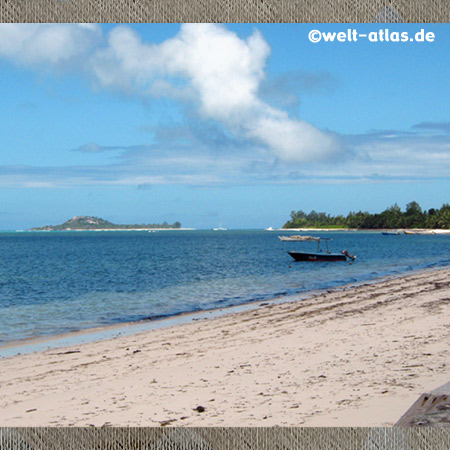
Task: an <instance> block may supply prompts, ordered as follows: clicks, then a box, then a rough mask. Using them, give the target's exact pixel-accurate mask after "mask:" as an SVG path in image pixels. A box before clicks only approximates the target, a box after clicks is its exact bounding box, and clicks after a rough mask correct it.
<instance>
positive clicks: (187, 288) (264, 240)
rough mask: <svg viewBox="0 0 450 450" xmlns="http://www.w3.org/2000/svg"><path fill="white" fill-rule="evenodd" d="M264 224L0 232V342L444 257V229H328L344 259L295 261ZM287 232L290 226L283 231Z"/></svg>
mask: <svg viewBox="0 0 450 450" xmlns="http://www.w3.org/2000/svg"><path fill="white" fill-rule="evenodd" d="M279 234H289V233H277V232H267V231H159V232H154V233H148V232H59V233H58V232H50V233H48V232H47V233H45V232H42V233H39V232H25V233H19V232H15V233H13V232H11V233H7V232H5V233H0V258H1V264H0V343H5V342H8V341H14V340H18V339H23V338H29V337H34V336H45V335H54V334H59V333H62V332H67V331H73V330H80V329H85V328H91V327H96V326H101V325H107V324H115V323H121V322H128V321H135V320H140V319H146V318H158V317H165V316H172V315H176V314H179V313H182V312H187V311H201V310H205V309H211V308H217V307H226V306H231V305H238V304H244V303H247V302H251V301H254V300H265V299H269V298H273V297H275V296H280V295H289V294H294V293H298V292H306V291H310V290H314V289H320V288H328V287H333V286H338V285H342V284H346V283H349V282H360V281H367V280H372V279H375V278H377V277H381V276H384V275H391V274H401V273H406V272H408V271H412V270H419V269H424V268H430V267H445V266H450V236H449V235H447V236H441V235H434V236H419V235H414V236H409V235H400V236H383V235H382V234H381V233H373V232H370V233H369V232H367V233H364V232H321V233H316V232H315V233H308V234H314V235H320V236H322V237H331V238H332V239H333V240H332V241H331V242H330V250H332V251H338V252H340V251H341V250H343V249H347V250H348V251H349V252H350V253H353V254H356V255H357V256H358V258H357V260H356V261H355V262H354V263H353V264H349V263H348V262H332V263H324V262H316V263H311V262H295V261H293V260H292V258H291V257H290V256H289V255H288V254H287V250H300V249H310V250H312V251H314V250H315V248H316V246H317V244H315V243H314V242H303V243H299V242H281V241H280V240H279V239H278V235H279ZM290 234H292V233H290Z"/></svg>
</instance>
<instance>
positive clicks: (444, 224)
mask: <svg viewBox="0 0 450 450" xmlns="http://www.w3.org/2000/svg"><path fill="white" fill-rule="evenodd" d="M283 228H284V229H289V228H330V229H332V228H350V229H363V230H364V229H366V230H368V229H397V228H419V229H442V230H447V229H450V204H448V203H445V204H444V205H442V207H441V208H440V209H434V208H431V209H429V210H428V211H423V210H422V207H421V206H420V205H419V204H418V203H417V202H411V203H408V204H407V205H406V211H404V212H403V211H402V210H401V208H400V207H399V206H398V205H397V204H395V205H393V206H391V207H390V208H387V209H386V210H384V211H383V212H381V213H378V214H370V213H368V212H362V211H358V212H350V213H349V214H348V215H347V216H346V217H344V216H342V215H338V216H330V215H329V214H326V213H324V212H316V211H311V212H310V213H309V214H306V213H305V212H303V211H301V210H300V211H292V212H291V220H289V221H287V222H286V223H285V224H284V225H283Z"/></svg>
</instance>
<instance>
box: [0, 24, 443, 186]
mask: <svg viewBox="0 0 450 450" xmlns="http://www.w3.org/2000/svg"><path fill="white" fill-rule="evenodd" d="M270 52H271V49H270V47H269V44H268V43H267V42H266V40H265V39H264V37H263V35H262V34H261V33H260V32H259V31H258V30H255V31H254V32H253V34H251V35H250V36H249V37H248V38H247V39H242V38H240V37H239V36H238V35H237V34H236V33H234V32H232V31H230V30H229V29H227V28H226V27H225V26H222V25H214V24H196V25H193V24H187V25H182V26H181V28H180V30H179V32H178V33H177V34H176V35H175V36H173V37H171V38H167V39H166V40H164V41H162V42H160V43H148V42H144V41H143V40H142V38H141V37H140V36H139V34H138V33H137V32H136V31H134V30H133V29H131V28H130V27H128V26H116V27H114V28H113V29H112V30H111V31H110V32H109V34H107V35H106V34H105V33H104V31H103V30H102V28H101V27H100V26H98V25H89V24H51V25H37V24H1V25H0V58H4V59H6V60H9V61H11V62H13V63H14V64H16V65H18V66H20V67H23V68H28V69H30V70H33V71H38V72H39V73H41V72H42V73H49V72H51V73H57V74H59V75H61V76H64V74H67V73H74V72H76V73H82V74H83V75H84V76H86V75H87V76H88V77H89V78H90V79H91V82H92V84H93V85H94V86H95V87H96V88H97V89H104V90H113V91H119V92H122V93H125V94H126V95H128V96H130V97H131V100H130V101H132V99H134V98H140V99H144V100H146V101H151V100H152V99H159V98H167V99H170V101H173V102H176V103H178V104H180V105H182V111H183V112H182V114H183V115H184V118H183V121H182V123H181V124H179V123H177V124H169V125H167V124H161V125H160V126H158V127H155V128H153V129H151V133H152V142H151V143H149V144H145V145H142V144H135V143H131V142H130V143H129V145H125V146H124V145H102V143H101V142H95V138H93V140H92V141H91V142H87V143H86V144H84V145H82V146H79V147H77V148H72V150H75V151H78V152H81V153H91V154H93V153H102V152H107V151H111V152H115V153H116V154H117V159H116V162H115V163H112V164H109V165H102V166H95V165H91V166H89V165H86V166H78V167H59V168H54V167H24V166H3V167H2V168H1V173H2V175H0V180H1V181H0V183H1V184H3V185H7V186H16V187H17V186H24V187H39V186H46V187H52V186H53V187H60V186H61V187H62V186H67V185H70V186H73V185H85V184H92V185H96V184H117V185H146V184H170V183H183V184H195V185H198V184H200V185H201V184H206V185H209V184H215V183H216V184H227V183H233V184H239V183H261V182H263V183H300V182H304V181H313V182H314V181H317V182H345V181H348V180H350V181H352V182H354V181H355V180H357V181H363V182H364V181H367V180H372V181H377V180H379V179H381V178H384V179H391V180H396V179H398V180H406V179H414V178H427V177H431V178H436V177H444V178H447V177H448V173H450V172H449V169H450V130H449V127H448V123H427V122H423V123H419V124H417V125H415V126H414V127H413V128H412V129H411V130H409V131H406V132H405V131H380V132H373V133H367V134H364V135H361V134H360V135H340V134H338V133H337V132H330V131H328V130H320V129H318V128H316V127H315V126H313V125H312V124H310V123H308V122H306V121H304V120H301V119H298V118H295V117H292V116H290V115H289V114H288V113H287V112H286V111H285V110H283V109H282V108H281V107H274V106H272V105H270V104H269V103H268V102H267V101H265V100H264V99H263V97H262V95H261V90H262V86H263V84H264V82H265V81H266V79H267V73H266V70H265V69H266V65H267V60H268V57H269V55H270ZM74 147H75V146H74ZM66 150H69V149H66ZM406 162H407V163H406Z"/></svg>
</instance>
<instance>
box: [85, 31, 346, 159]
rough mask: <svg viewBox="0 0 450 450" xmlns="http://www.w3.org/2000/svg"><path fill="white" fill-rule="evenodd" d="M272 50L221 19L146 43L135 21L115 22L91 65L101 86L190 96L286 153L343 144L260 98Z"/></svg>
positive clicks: (212, 115)
mask: <svg viewBox="0 0 450 450" xmlns="http://www.w3.org/2000/svg"><path fill="white" fill-rule="evenodd" d="M269 53H270V48H269V46H268V44H267V42H266V41H265V40H264V38H263V37H262V35H261V34H260V33H259V32H258V31H255V32H254V33H253V34H252V35H251V36H250V37H249V38H248V39H246V40H243V39H240V38H239V37H238V36H237V35H236V34H235V33H233V32H231V31H229V30H227V29H226V28H225V27H223V26H219V25H213V24H197V25H192V24H188V25H183V26H182V27H181V30H180V32H179V33H178V35H177V36H175V37H174V38H171V39H168V40H166V41H164V42H163V43H161V44H146V43H143V42H142V41H141V39H140V38H139V36H138V35H137V34H136V33H134V32H133V31H132V30H131V29H129V28H127V27H117V28H116V29H114V30H113V31H112V32H111V34H110V35H109V39H108V47H107V49H103V50H101V51H99V52H98V53H97V55H95V57H94V59H93V70H94V73H95V75H96V77H97V79H98V81H99V82H100V84H101V85H102V86H104V87H116V88H120V89H124V90H126V91H131V92H135V93H136V92H141V93H145V94H147V95H153V96H158V95H168V96H173V97H175V98H184V99H188V98H189V99H191V100H192V101H194V102H195V103H196V104H197V106H198V112H199V114H200V115H201V116H203V117H204V118H207V119H214V120H216V121H218V122H220V123H221V124H222V125H224V126H225V127H227V128H228V129H229V131H230V132H232V133H233V134H235V135H236V136H237V137H244V138H247V139H251V140H253V141H256V142H258V143H259V144H260V145H263V146H265V147H267V148H268V149H270V150H271V151H272V152H273V154H274V155H276V156H277V157H278V158H281V159H283V160H290V161H298V162H304V161H314V160H323V159H324V158H328V157H330V156H332V155H335V154H336V153H337V152H338V151H339V150H340V147H339V144H338V142H337V140H336V139H335V137H334V136H332V135H331V134H328V133H324V132H322V131H320V130H318V129H317V128H315V127H313V126H312V125H310V124H308V123H306V122H304V121H298V120H295V119H291V118H289V116H288V114H287V113H286V112H284V111H281V110H277V109H274V108H271V107H270V106H269V105H268V104H266V103H265V102H263V101H262V100H261V99H260V98H259V96H258V90H259V87H260V85H261V83H262V81H263V80H264V77H265V73H264V69H265V65H266V59H267V57H268V56H269ZM174 79H175V81H173V80H174ZM180 80H181V87H180ZM183 82H184V83H186V84H183Z"/></svg>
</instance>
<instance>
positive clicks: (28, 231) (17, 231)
mask: <svg viewBox="0 0 450 450" xmlns="http://www.w3.org/2000/svg"><path fill="white" fill-rule="evenodd" d="M194 230H196V228H88V229H83V228H73V229H67V230H12V232H13V233H67V232H71V231H76V232H81V231H82V232H85V231H87V232H96V231H97V232H98V231H150V232H152V231H194ZM8 231H9V230H3V232H8Z"/></svg>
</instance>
